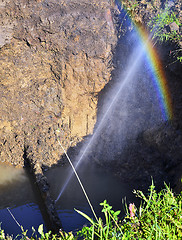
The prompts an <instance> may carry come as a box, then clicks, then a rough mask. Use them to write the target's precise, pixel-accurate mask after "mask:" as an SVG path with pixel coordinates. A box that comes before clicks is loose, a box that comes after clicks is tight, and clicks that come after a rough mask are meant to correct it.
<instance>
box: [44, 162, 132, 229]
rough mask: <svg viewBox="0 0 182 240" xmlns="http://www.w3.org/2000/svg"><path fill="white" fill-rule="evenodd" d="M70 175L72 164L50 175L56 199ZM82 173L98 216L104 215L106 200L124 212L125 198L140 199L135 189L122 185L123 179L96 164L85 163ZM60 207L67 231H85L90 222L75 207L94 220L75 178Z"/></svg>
mask: <svg viewBox="0 0 182 240" xmlns="http://www.w3.org/2000/svg"><path fill="white" fill-rule="evenodd" d="M69 173H70V166H69V165H67V166H64V167H57V168H55V169H51V170H49V171H48V172H47V173H46V176H47V178H48V181H49V183H50V185H51V195H52V196H53V199H56V198H57V196H58V194H59V192H60V189H61V188H62V187H63V185H64V182H65V180H66V179H67V176H68V174H69ZM78 174H79V177H80V179H81V181H82V183H83V185H84V187H85V189H86V192H87V194H88V196H89V198H90V201H91V203H92V205H93V206H94V210H95V211H96V213H97V215H98V216H101V209H102V208H101V207H100V205H99V203H101V202H103V201H104V200H105V199H106V200H107V201H108V203H109V204H110V205H112V206H113V209H114V210H123V207H122V206H123V205H122V199H124V198H125V196H127V200H128V201H133V199H134V201H135V203H136V199H135V197H134V195H133V194H132V190H133V187H132V186H128V184H123V183H121V180H120V179H118V178H117V177H115V176H113V174H112V173H109V172H106V171H105V170H104V169H102V168H100V167H98V166H93V164H92V165H91V164H90V165H89V164H88V163H87V164H85V165H84V163H83V164H82V166H80V168H79V169H78ZM56 207H57V211H58V214H59V218H60V219H61V222H62V225H63V229H64V230H66V231H71V230H75V229H78V228H81V227H82V226H83V225H84V224H85V223H87V222H86V220H85V219H84V218H83V217H82V216H80V215H79V214H78V213H77V212H75V210H74V209H75V208H76V209H78V210H81V211H82V212H84V213H86V214H88V215H89V216H91V217H93V216H92V213H91V210H90V208H89V206H88V203H87V201H86V199H85V196H84V194H83V192H82V190H81V188H80V185H79V184H78V181H77V179H76V177H75V176H74V177H73V178H72V179H71V181H70V182H69V184H68V186H67V188H66V189H65V191H64V193H63V194H62V196H61V198H60V199H59V201H58V202H57V203H56Z"/></svg>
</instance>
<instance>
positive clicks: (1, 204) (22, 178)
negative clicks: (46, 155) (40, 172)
mask: <svg viewBox="0 0 182 240" xmlns="http://www.w3.org/2000/svg"><path fill="white" fill-rule="evenodd" d="M39 205H40V202H39V200H38V196H36V193H35V190H34V189H33V185H32V183H31V181H30V178H29V176H28V174H27V172H26V171H25V170H24V169H17V168H14V167H11V166H6V165H2V164H0V223H1V228H3V229H4V230H5V233H7V234H13V235H17V234H19V233H21V230H20V227H19V226H18V224H17V223H16V222H15V220H14V219H13V218H12V216H11V215H10V213H9V212H8V210H7V208H9V209H10V211H11V212H12V214H13V216H14V217H15V218H16V220H17V221H18V223H19V224H20V225H22V226H23V228H24V229H28V232H29V235H31V233H32V226H34V228H35V229H37V228H38V226H39V225H40V224H41V223H44V220H43V217H42V215H41V211H40V208H39Z"/></svg>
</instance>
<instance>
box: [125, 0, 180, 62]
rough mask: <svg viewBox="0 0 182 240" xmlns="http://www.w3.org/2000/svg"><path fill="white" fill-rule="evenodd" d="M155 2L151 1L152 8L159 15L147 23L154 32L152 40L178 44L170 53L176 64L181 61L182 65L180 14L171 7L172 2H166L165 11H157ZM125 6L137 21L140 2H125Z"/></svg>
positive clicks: (134, 0) (135, 0)
mask: <svg viewBox="0 0 182 240" xmlns="http://www.w3.org/2000/svg"><path fill="white" fill-rule="evenodd" d="M153 2H154V1H151V7H152V8H153V10H155V11H156V12H157V14H156V16H154V17H152V19H151V20H150V21H149V22H148V23H147V25H148V27H149V29H150V31H151V32H152V36H153V37H152V38H153V39H154V40H155V41H156V42H160V43H162V42H167V41H170V42H173V43H176V49H175V50H173V51H170V55H172V56H173V57H174V58H175V61H174V62H176V61H179V62H181V63H182V48H181V46H182V35H181V31H180V30H179V29H181V28H182V20H181V19H180V17H179V16H178V15H179V14H178V13H176V12H175V11H174V10H173V8H172V7H171V3H172V1H166V2H165V7H164V9H157V7H156V6H155V5H154V4H153ZM123 5H124V8H125V9H126V11H127V13H128V14H129V16H130V17H131V18H132V19H133V20H135V17H136V16H137V8H138V7H139V1H137V0H133V1H131V0H129V1H123ZM135 11H136V12H135ZM172 26H173V27H172Z"/></svg>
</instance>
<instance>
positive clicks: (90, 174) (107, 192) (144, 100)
mask: <svg viewBox="0 0 182 240" xmlns="http://www.w3.org/2000/svg"><path fill="white" fill-rule="evenodd" d="M125 42H127V40H126V39H123V40H122V39H121V41H120V43H119V44H118V46H117V49H116V52H117V56H116V58H115V59H114V61H115V65H116V70H115V71H113V73H112V76H113V79H112V81H111V82H109V83H108V85H107V86H106V87H105V88H104V89H103V91H102V92H101V93H100V98H99V102H98V116H97V117H98V121H97V123H96V127H97V124H98V123H99V121H100V118H101V117H102V115H103V108H102V106H103V105H104V104H105V103H104V100H103V99H105V96H106V95H107V93H108V91H109V90H108V89H109V88H112V84H113V82H114V81H116V82H117V81H118V80H119V81H120V79H119V77H118V76H120V74H121V72H122V71H125V69H126V68H127V64H128V63H125V59H127V57H128V56H130V50H131V49H135V44H136V42H135V41H133V42H132V38H130V36H128V45H127V46H126V45H125ZM133 46H134V47H133ZM121 55H122V56H123V59H124V60H123V59H121V57H120V56H121ZM123 62H124V63H123ZM143 65H144V64H143ZM142 67H143V66H142ZM144 72H145V69H143V70H142V71H140V72H139V75H138V79H139V80H140V81H139V85H137V86H136V85H135V83H131V84H129V85H128V88H127V89H125V91H124V93H123V94H122V96H121V97H120V98H119V99H118V101H117V102H118V104H117V106H116V109H115V110H114V111H113V112H112V114H110V115H111V116H110V122H112V121H113V122H114V124H113V125H112V124H108V125H107V126H106V127H105V129H104V130H103V131H102V136H101V137H100V138H99V139H97V141H96V143H95V145H94V148H93V149H94V150H93V149H92V151H93V152H92V154H91V156H87V158H89V157H90V159H92V160H93V161H90V163H88V162H86V163H85V161H84V162H82V164H81V165H80V166H79V168H78V169H77V171H78V174H79V176H80V178H81V180H82V182H83V185H84V187H85V189H86V191H87V193H88V195H89V197H90V200H91V202H92V204H93V206H94V209H95V211H96V213H97V214H98V215H100V214H101V213H100V212H101V207H100V206H99V203H100V202H102V201H104V200H105V199H106V200H107V201H108V202H109V204H110V205H112V206H113V209H114V210H123V205H122V199H124V198H125V197H126V198H127V202H135V203H137V200H136V198H135V196H134V195H133V194H132V190H133V189H134V188H135V189H136V187H137V188H138V189H141V187H142V184H141V182H140V184H138V183H137V182H136V181H135V179H137V178H138V177H140V179H142V182H145V183H147V185H148V184H150V180H151V176H152V175H155V176H157V181H159V185H160V186H161V184H162V183H163V181H164V180H169V179H168V178H167V175H168V172H167V171H163V170H164V167H165V166H164V165H165V164H166V165H167V163H165V164H163V162H162V161H164V160H163V159H165V154H164V155H163V156H162V157H161V155H160V154H159V153H158V151H156V150H155V149H153V148H151V147H148V146H147V144H146V143H144V142H142V139H141V141H140V139H139V141H138V142H137V141H136V139H137V138H138V136H139V135H140V134H141V132H142V131H143V130H147V129H149V128H151V127H153V125H154V123H156V119H157V116H158V115H160V114H161V113H160V109H158V108H155V106H157V105H158V100H157V97H154V96H156V93H155V89H154V88H153V85H152V84H151V85H150V80H149V81H147V80H148V76H146V81H147V84H146V83H145V85H144V84H142V81H143V75H144ZM114 79H115V80H114ZM171 79H172V77H171ZM176 82H177V81H176ZM113 85H114V84H113ZM171 85H172V84H171ZM173 85H174V84H173ZM176 89H178V88H176ZM129 93H131V94H134V95H127V94H129ZM125 94H126V95H127V96H126V97H125ZM176 95H178V96H180V94H179V93H178V94H176ZM131 96H132V97H131ZM110 98H111V96H110ZM122 98H125V99H126V102H124V101H123V100H122ZM127 99H128V100H127ZM109 100H110V99H109ZM180 101H181V100H180ZM120 102H122V103H123V106H124V105H125V104H126V107H125V108H123V109H122V111H121V110H120V107H121V104H120ZM137 104H138V105H137ZM142 104H143V105H142ZM106 105H107V103H106ZM127 111H128V112H127ZM152 111H153V112H152ZM151 112H152V114H151ZM178 112H179V111H178ZM128 116H129V117H130V121H128V118H126V117H128ZM180 116H181V115H180ZM114 118H115V119H116V120H114ZM123 119H124V120H123ZM125 119H126V120H125ZM136 119H137V121H136ZM149 119H150V120H151V122H149ZM146 123H147V124H148V125H146ZM121 125H122V126H124V127H123V128H122V129H119V130H118V128H114V126H121ZM144 125H145V128H143V126H144ZM130 127H131V128H130ZM110 129H111V130H112V131H111V134H109V130H110ZM128 129H129V131H127V130H128ZM113 133H114V134H113ZM127 134H128V135H127ZM111 135H112V136H114V138H112V139H111V138H110V136H111ZM133 135H135V136H134V137H133ZM120 136H124V137H123V138H122V137H121V138H120V140H118V139H119V137H120ZM126 138H127V140H128V142H127V141H126ZM101 140H102V141H101ZM107 140H108V141H107ZM98 143H99V144H98ZM111 143H113V144H111ZM125 143H126V144H125ZM124 144H125V145H124ZM145 144H146V145H145ZM128 146H129V147H128ZM141 146H142V149H141ZM127 147H128V148H127ZM100 149H102V151H101V150H100ZM97 150H98V153H97V154H95V152H96V151H97ZM95 155H96V156H95ZM167 157H168V156H167ZM176 158H177V157H176ZM113 159H115V160H116V161H114V160H113ZM143 159H144V160H145V161H144V160H143ZM166 159H167V158H166ZM111 160H113V161H111ZM169 160H170V158H169ZM177 160H178V159H177ZM97 161H98V162H99V164H101V166H99V165H97V164H96V163H95V162H97ZM166 161H167V160H166ZM116 162H117V163H118V162H120V164H119V165H117V163H116ZM157 162H158V163H157ZM160 164H161V165H160ZM102 165H105V166H106V169H105V168H104V167H103V166H102ZM113 168H114V169H113ZM117 168H118V169H117ZM108 169H109V170H108ZM173 170H174V169H173ZM70 171H71V169H70V166H69V165H68V164H65V165H64V166H60V167H59V166H57V167H55V168H52V169H50V170H48V171H46V172H44V173H43V175H42V177H44V175H45V176H46V178H47V183H49V185H50V188H49V189H48V193H49V194H48V198H49V203H50V205H54V206H53V207H55V209H54V210H55V214H57V215H58V217H59V219H60V220H61V225H62V227H63V229H64V230H65V231H75V230H77V229H80V228H81V227H82V226H83V225H84V224H87V222H86V220H85V219H84V218H83V217H82V216H80V215H79V214H78V213H76V212H75V210H74V209H75V208H76V209H78V210H80V211H83V212H84V213H86V214H88V215H89V216H91V217H92V213H91V211H90V208H89V206H88V204H87V202H86V199H85V197H84V195H83V193H82V191H81V188H80V186H79V184H78V182H77V180H76V179H75V176H74V175H73V177H72V178H71V180H70V182H69V184H68V186H67V188H66V189H65V191H64V193H63V194H62V196H61V197H60V199H59V200H58V202H57V203H56V204H54V200H56V198H57V196H58V195H59V192H60V190H61V189H62V187H63V185H64V183H65V182H66V179H67V176H68V175H69V174H70ZM162 171H163V172H162ZM113 172H116V173H118V172H119V174H120V177H118V176H115V175H114V174H113ZM161 172H162V173H161ZM0 173H1V174H0V222H2V224H1V227H2V228H3V229H4V230H5V233H7V234H13V235H17V234H19V233H21V229H20V228H19V226H18V225H17V223H16V222H15V220H14V219H13V218H12V217H11V215H10V213H9V212H8V210H7V208H9V209H10V210H11V212H12V214H13V215H14V217H15V218H16V220H17V221H18V223H20V224H21V225H22V226H23V228H24V229H27V230H28V235H29V236H31V233H32V226H33V227H34V228H35V229H36V230H37V229H38V226H39V225H40V224H44V231H48V230H49V229H51V230H52V228H53V226H52V223H51V221H50V218H51V217H50V215H49V212H47V206H46V201H45V197H44V193H41V189H40V186H37V185H36V178H35V175H33V174H32V173H30V169H29V167H28V168H27V167H26V170H25V169H15V168H13V167H10V166H5V165H3V164H1V165H0ZM122 174H123V176H121V175H122ZM139 174H141V176H139ZM171 176H172V177H173V175H171ZM180 176H181V175H180ZM165 177H166V178H165ZM179 178H180V177H179ZM122 179H129V180H128V182H126V181H124V180H122ZM166 182H167V181H166ZM137 184H138V186H137ZM46 197H47V196H46ZM123 214H124V210H123Z"/></svg>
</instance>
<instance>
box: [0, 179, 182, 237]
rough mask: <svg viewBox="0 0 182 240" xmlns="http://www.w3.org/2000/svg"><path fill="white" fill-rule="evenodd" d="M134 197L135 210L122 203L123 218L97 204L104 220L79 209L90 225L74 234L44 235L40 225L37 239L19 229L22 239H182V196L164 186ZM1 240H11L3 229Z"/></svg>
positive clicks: (107, 206)
mask: <svg viewBox="0 0 182 240" xmlns="http://www.w3.org/2000/svg"><path fill="white" fill-rule="evenodd" d="M134 193H135V194H136V197H139V198H140V199H141V204H140V206H139V207H138V208H136V206H135V205H134V203H133V204H130V207H129V206H127V204H126V203H125V210H126V215H125V217H124V218H121V217H120V210H119V211H114V210H113V209H112V206H110V205H109V204H108V203H107V201H106V200H105V201H104V202H102V203H101V204H100V205H101V206H102V207H103V209H102V212H103V213H104V219H101V218H98V219H97V221H96V220H93V219H91V218H90V217H89V216H88V215H86V214H85V213H83V212H80V211H79V210H76V211H77V212H78V214H81V215H82V216H83V217H85V218H86V219H87V220H88V221H89V222H90V224H89V225H88V226H84V227H83V228H82V229H81V230H80V231H78V232H77V233H76V234H74V235H73V233H72V232H69V233H66V232H62V231H60V234H57V235H55V234H51V232H48V233H44V232H43V225H40V226H39V229H38V232H39V234H40V237H37V236H36V231H35V229H34V228H33V235H32V237H31V238H28V237H27V231H24V230H23V228H22V234H21V235H20V236H19V238H21V239H26V240H28V239H42V240H43V239H45V240H46V239H47V240H48V239H60V240H66V239H67V240H72V239H88V240H89V239H90V240H91V239H92V240H93V239H99V240H102V239H103V240H106V239H111V240H116V239H118V240H119V239H121V240H132V239H138V240H141V239H147V240H153V239H155V240H160V239H168V240H175V239H176V240H180V239H182V193H181V194H178V195H175V194H174V193H173V192H172V190H171V189H170V188H169V187H168V186H167V185H166V184H165V188H164V189H163V190H161V191H160V192H157V191H156V190H155V186H154V184H153V183H152V185H151V186H150V188H149V193H148V194H146V195H144V194H143V192H142V191H134ZM0 239H2V240H4V239H13V237H10V236H7V235H5V233H4V230H1V231H0Z"/></svg>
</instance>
